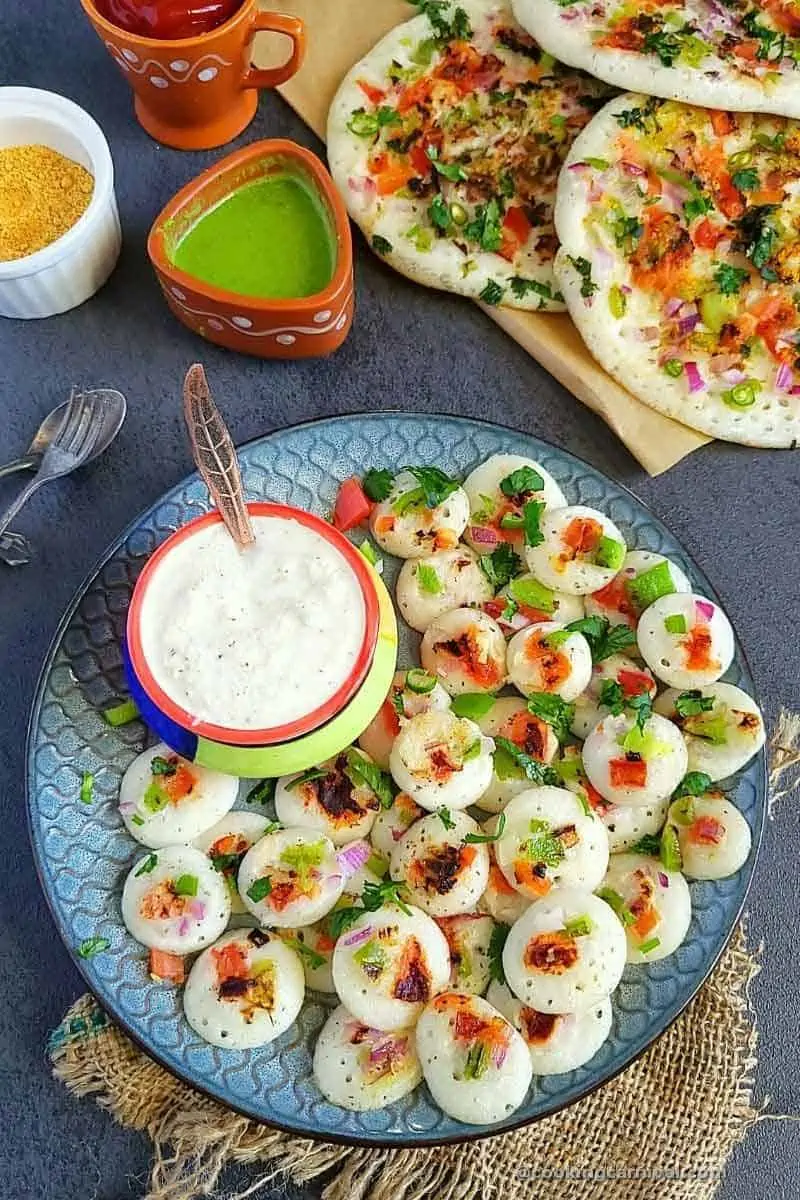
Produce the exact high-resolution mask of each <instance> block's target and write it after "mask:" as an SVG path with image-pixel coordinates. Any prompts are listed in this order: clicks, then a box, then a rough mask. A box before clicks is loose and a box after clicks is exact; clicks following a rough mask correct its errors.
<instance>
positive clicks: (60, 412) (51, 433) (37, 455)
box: [0, 388, 126, 479]
mask: <svg viewBox="0 0 800 1200" xmlns="http://www.w3.org/2000/svg"><path fill="white" fill-rule="evenodd" d="M74 390H75V389H73V392H74ZM94 390H95V391H96V392H98V393H101V394H102V395H105V396H113V397H114V398H115V399H114V403H116V404H117V405H118V406H119V411H120V417H119V425H121V424H122V422H123V421H124V420H125V408H126V405H125V397H124V396H123V394H122V392H118V391H116V390H115V389H114V388H96V389H94ZM83 394H84V395H86V394H87V393H86V392H84V393H83ZM68 404H69V400H65V401H64V403H63V404H59V405H58V407H57V408H54V409H53V411H52V412H49V413H48V414H47V416H46V417H45V419H44V420H43V421H42V423H41V425H40V426H39V428H38V429H37V430H36V435H35V437H34V438H33V441H32V442H31V444H30V446H29V447H28V449H27V452H26V453H25V454H23V455H22V457H21V458H15V459H14V461H13V462H10V463H6V465H5V466H4V467H0V479H3V478H4V477H5V476H6V475H12V474H13V473H14V472H15V471H27V470H30V468H31V467H38V466H39V463H40V462H41V461H42V455H43V454H44V452H45V450H46V449H47V447H48V446H49V445H50V443H51V442H52V440H53V438H54V437H55V436H56V434H57V433H58V431H59V429H60V428H61V422H62V421H63V420H64V414H65V413H66V411H67V405H68ZM119 425H118V426H117V428H116V429H113V428H112V427H111V426H109V436H108V438H107V439H106V440H105V441H104V442H103V443H102V444H101V443H98V445H97V446H96V447H95V449H94V452H93V453H92V455H91V457H92V458H97V456H98V454H102V453H103V452H104V451H105V450H107V449H108V447H109V444H110V443H111V441H112V440H113V439H114V438H115V437H116V435H117V433H118V432H119ZM88 461H89V459H87V462H88Z"/></svg>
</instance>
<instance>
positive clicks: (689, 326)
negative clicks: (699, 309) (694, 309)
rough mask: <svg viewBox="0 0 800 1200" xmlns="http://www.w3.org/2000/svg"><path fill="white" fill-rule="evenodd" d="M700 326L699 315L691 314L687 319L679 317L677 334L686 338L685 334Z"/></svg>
mask: <svg viewBox="0 0 800 1200" xmlns="http://www.w3.org/2000/svg"><path fill="white" fill-rule="evenodd" d="M699 324H700V314H699V313H692V314H691V316H689V317H681V319H680V320H679V321H678V333H679V334H680V336H681V337H686V334H687V333H691V332H692V330H693V329H695V328H696V327H697V326H698V325H699Z"/></svg>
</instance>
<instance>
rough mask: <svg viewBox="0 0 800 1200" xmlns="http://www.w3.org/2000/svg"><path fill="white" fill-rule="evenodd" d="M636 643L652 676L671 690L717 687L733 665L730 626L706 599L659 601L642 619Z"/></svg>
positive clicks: (680, 597)
mask: <svg viewBox="0 0 800 1200" xmlns="http://www.w3.org/2000/svg"><path fill="white" fill-rule="evenodd" d="M636 637H637V641H638V644H639V651H640V653H641V655H642V658H643V659H644V661H645V662H646V663H647V665H648V667H649V668H650V670H651V671H652V672H653V674H654V675H655V676H657V678H658V679H660V680H662V681H663V682H664V683H668V684H669V685H670V686H671V687H676V688H695V687H703V686H704V685H705V684H707V683H716V681H717V680H718V679H719V678H720V677H721V676H722V675H724V674H725V672H726V671H727V669H728V667H729V666H730V665H731V662H732V661H733V654H734V650H735V646H734V639H733V629H732V628H731V623H730V621H729V620H728V618H727V617H726V616H725V613H724V612H723V611H722V609H721V608H720V606H719V605H718V604H714V603H713V602H712V601H711V600H706V599H705V597H704V596H695V595H693V594H691V593H689V594H688V595H686V594H683V593H680V594H678V595H670V596H662V597H661V598H660V599H659V600H655V601H654V602H653V603H652V604H651V605H650V607H649V608H646V609H645V611H644V612H643V613H642V615H641V618H640V619H639V625H638V628H637V631H636Z"/></svg>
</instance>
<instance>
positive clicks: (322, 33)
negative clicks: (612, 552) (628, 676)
mask: <svg viewBox="0 0 800 1200" xmlns="http://www.w3.org/2000/svg"><path fill="white" fill-rule="evenodd" d="M261 6H262V8H271V9H277V10H279V11H282V12H288V13H293V14H295V15H297V16H299V17H302V18H303V20H304V21H305V22H306V28H307V34H308V47H307V52H306V59H305V62H304V64H303V66H302V67H301V69H300V71H298V73H297V74H296V75H295V76H294V78H293V79H290V80H289V82H288V83H286V84H284V85H283V86H282V87H281V88H280V92H281V94H282V95H283V96H284V97H285V98H286V100H288V102H289V104H291V106H292V108H293V109H295V111H296V112H297V113H298V114H299V116H301V117H302V119H303V120H304V121H305V122H306V123H307V124H308V125H310V126H311V128H312V129H313V130H314V132H315V133H317V134H318V135H319V136H320V137H321V138H324V136H325V124H326V119H327V113H328V107H329V105H330V102H331V99H332V98H333V94H334V92H335V91H336V88H337V87H338V85H339V83H340V81H341V79H342V76H343V75H344V74H345V72H346V71H347V70H349V68H350V67H351V66H352V65H353V63H354V62H357V60H358V59H359V58H361V57H362V56H363V55H364V54H365V53H366V52H367V50H368V49H369V48H370V47H371V46H372V45H374V43H375V42H376V41H377V40H378V39H379V38H380V37H382V36H383V34H384V33H386V32H387V31H388V30H389V29H391V28H392V27H393V26H394V25H397V24H399V22H400V21H405V20H408V18H409V17H410V16H412V15H413V13H414V10H413V9H412V8H411V7H410V5H408V4H406V3H405V2H404V0H261ZM280 40H281V39H275V38H273V39H272V43H270V42H269V41H268V40H267V38H266V37H264V36H263V35H259V37H258V39H257V41H256V47H255V61H256V62H257V63H258V65H259V66H262V65H267V64H268V63H271V62H273V61H275V60H276V58H277V59H279V58H280V57H281V50H282V47H276V46H275V42H278V41H280ZM481 308H483V310H484V312H485V313H486V314H487V316H489V317H491V319H492V320H493V321H496V322H497V324H498V325H499V326H500V327H501V328H502V329H504V330H505V331H506V333H508V334H510V335H511V337H513V338H514V339H515V340H516V341H517V342H519V344H520V345H521V346H523V347H524V349H525V350H527V351H528V353H529V354H530V355H532V357H533V358H535V359H536V360H537V362H540V363H541V364H542V366H543V367H544V368H545V369H546V370H547V371H549V372H550V374H551V375H554V376H555V378H556V379H557V380H558V381H559V382H560V383H562V384H563V385H564V387H566V388H568V389H569V391H571V392H572V393H573V395H575V396H577V398H578V399H579V400H580V401H582V403H584V404H585V405H587V406H588V407H589V408H591V409H593V410H594V411H595V412H596V413H599V415H600V416H601V417H602V418H603V420H604V421H605V422H606V424H608V425H609V426H610V427H611V428H612V429H613V430H614V432H615V433H616V434H617V436H618V437H619V438H620V439H621V440H622V441H623V442H624V443H625V445H626V446H627V447H628V449H629V450H630V452H631V453H632V454H633V455H634V456H635V457H636V458H637V459H638V460H639V462H640V463H641V464H642V466H643V467H644V468H645V470H646V471H648V472H649V473H650V474H651V475H658V474H659V473H660V472H661V471H666V469H667V468H668V467H671V466H672V465H673V464H674V463H676V462H678V461H679V460H680V459H681V458H683V457H684V456H685V455H687V454H689V453H690V452H691V451H692V450H695V449H696V448H697V447H698V446H702V445H704V444H705V443H706V442H707V441H709V440H710V439H709V438H707V437H705V436H704V435H703V434H700V433H696V432H695V431H694V430H692V429H689V428H688V427H687V426H685V425H681V424H679V423H678V422H677V421H672V420H670V419H669V418H668V417H663V416H661V414H660V413H657V412H655V411H654V410H653V409H650V408H648V407H647V406H646V405H644V404H642V403H641V402H640V401H639V400H637V399H635V397H633V396H632V395H631V394H630V393H629V392H627V391H626V390H625V389H624V388H622V387H621V386H620V385H619V384H618V383H616V382H615V381H614V380H613V379H611V377H610V376H609V375H607V374H606V373H605V371H603V370H602V368H601V367H599V366H598V365H597V363H595V361H594V359H593V358H592V357H591V356H590V354H589V352H588V350H586V348H585V346H584V345H583V342H582V341H581V339H580V337H579V336H578V333H577V330H576V329H575V326H574V325H573V324H572V321H571V320H570V319H569V317H567V316H566V315H564V316H540V315H538V314H536V313H523V312H519V311H517V310H515V309H511V308H502V307H501V308H491V307H489V306H487V305H481Z"/></svg>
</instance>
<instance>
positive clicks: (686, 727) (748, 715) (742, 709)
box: [655, 683, 766, 783]
mask: <svg viewBox="0 0 800 1200" xmlns="http://www.w3.org/2000/svg"><path fill="white" fill-rule="evenodd" d="M655 708H656V711H657V712H660V713H662V714H663V716H665V717H668V718H669V719H670V721H674V722H675V724H676V725H677V726H678V727H679V729H680V730H681V732H682V734H683V736H684V738H685V739H686V747H687V750H688V751H689V770H690V771H702V772H703V773H704V774H706V775H708V776H709V778H710V779H711V782H712V783H717V782H718V781H719V780H720V779H727V778H728V776H730V775H733V774H734V773H735V772H736V771H740V770H741V769H742V767H744V766H746V765H747V763H749V762H750V759H751V758H752V757H753V755H755V754H757V753H758V751H759V750H760V749H761V747H762V746H763V745H764V741H765V739H766V732H765V730H764V718H763V717H762V715H761V711H760V709H759V707H758V705H757V704H756V702H755V700H753V698H752V697H751V696H748V695H747V692H743V691H742V689H741V688H738V687H735V686H734V685H733V684H732V683H709V684H706V685H705V687H701V688H692V689H689V690H688V691H683V692H681V691H680V690H679V689H677V688H667V690H666V691H665V692H662V694H661V695H660V696H659V697H658V700H657V701H656V703H655Z"/></svg>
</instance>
